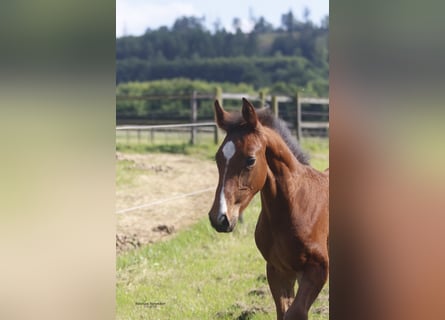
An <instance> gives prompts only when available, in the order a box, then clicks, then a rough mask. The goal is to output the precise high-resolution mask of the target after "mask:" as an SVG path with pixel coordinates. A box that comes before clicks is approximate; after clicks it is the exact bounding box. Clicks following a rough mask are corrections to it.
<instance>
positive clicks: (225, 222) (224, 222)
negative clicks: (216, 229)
mask: <svg viewBox="0 0 445 320" xmlns="http://www.w3.org/2000/svg"><path fill="white" fill-rule="evenodd" d="M218 223H219V225H220V226H221V227H222V228H223V229H227V228H228V227H229V220H228V219H227V216H226V215H225V214H224V215H221V216H219V217H218Z"/></svg>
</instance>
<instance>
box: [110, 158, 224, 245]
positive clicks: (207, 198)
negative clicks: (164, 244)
mask: <svg viewBox="0 0 445 320" xmlns="http://www.w3.org/2000/svg"><path fill="white" fill-rule="evenodd" d="M116 160H117V162H118V163H117V173H116V175H117V178H119V176H122V177H124V179H116V180H117V181H121V182H119V183H118V184H117V185H116V212H117V230H116V251H117V253H120V252H122V251H126V250H131V249H134V248H137V247H140V246H143V245H145V244H148V243H151V242H155V241H159V240H163V239H166V238H168V237H170V236H172V235H173V234H174V233H175V232H177V231H179V230H181V229H183V228H185V227H187V226H189V225H191V224H193V223H195V222H196V221H197V220H199V219H200V218H202V217H204V216H206V215H207V213H208V210H209V209H210V206H211V205H212V201H213V196H214V192H215V190H216V185H217V182H218V171H217V168H216V164H215V163H214V162H212V161H210V160H200V159H197V158H194V157H191V156H185V155H180V154H129V153H128V154H127V153H121V152H117V153H116Z"/></svg>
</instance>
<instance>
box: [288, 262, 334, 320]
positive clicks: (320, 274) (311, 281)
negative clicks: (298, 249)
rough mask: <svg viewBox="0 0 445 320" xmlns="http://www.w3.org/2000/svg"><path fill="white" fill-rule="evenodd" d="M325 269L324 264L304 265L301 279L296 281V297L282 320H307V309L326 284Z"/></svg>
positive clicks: (325, 265)
mask: <svg viewBox="0 0 445 320" xmlns="http://www.w3.org/2000/svg"><path fill="white" fill-rule="evenodd" d="M327 268H328V267H327V263H324V262H318V261H317V262H316V261H313V262H308V263H307V264H306V266H305V268H304V272H303V274H302V276H301V278H299V279H298V290H297V296H296V297H295V300H294V302H293V303H292V305H291V306H290V308H289V309H288V310H287V312H286V314H285V316H284V319H286V320H288V319H295V320H307V319H308V313H309V309H310V307H311V306H312V304H313V303H314V301H315V299H316V298H317V296H318V294H319V293H320V291H321V289H322V288H323V286H324V284H325V282H326V279H327V274H328V270H327Z"/></svg>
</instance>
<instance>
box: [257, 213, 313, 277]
mask: <svg viewBox="0 0 445 320" xmlns="http://www.w3.org/2000/svg"><path fill="white" fill-rule="evenodd" d="M255 242H256V245H257V247H258V249H259V251H260V252H261V254H262V256H263V257H264V259H265V260H266V261H267V262H268V263H271V264H272V265H274V267H275V268H277V269H279V270H282V271H285V272H297V271H298V270H299V269H300V268H301V267H302V265H304V263H305V260H306V256H305V249H304V246H303V244H302V242H301V241H299V240H298V238H296V237H295V236H294V235H292V234H289V233H287V232H283V231H282V230H279V229H277V228H274V227H273V226H271V224H270V223H269V222H268V221H267V219H265V218H264V217H262V216H261V215H260V217H259V220H258V223H257V227H256V230H255Z"/></svg>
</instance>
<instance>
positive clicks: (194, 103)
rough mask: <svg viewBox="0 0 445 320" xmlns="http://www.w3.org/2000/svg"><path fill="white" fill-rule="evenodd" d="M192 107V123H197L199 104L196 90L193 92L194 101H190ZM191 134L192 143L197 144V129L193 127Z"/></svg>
mask: <svg viewBox="0 0 445 320" xmlns="http://www.w3.org/2000/svg"><path fill="white" fill-rule="evenodd" d="M190 107H191V111H192V117H191V120H192V123H196V121H197V120H198V103H197V100H196V90H193V93H192V99H191V101H190ZM190 132H191V137H190V143H191V144H195V143H196V127H192V128H191V131H190Z"/></svg>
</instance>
